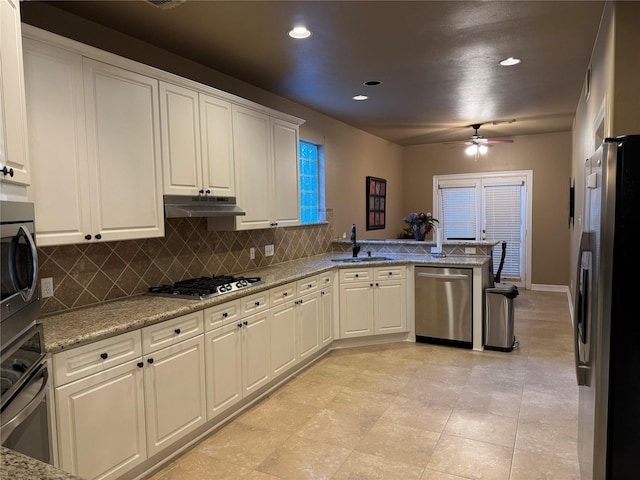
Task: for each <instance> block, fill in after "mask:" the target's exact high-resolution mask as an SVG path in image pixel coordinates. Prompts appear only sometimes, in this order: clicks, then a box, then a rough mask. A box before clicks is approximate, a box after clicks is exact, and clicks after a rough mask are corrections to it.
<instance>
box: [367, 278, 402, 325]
mask: <svg viewBox="0 0 640 480" xmlns="http://www.w3.org/2000/svg"><path fill="white" fill-rule="evenodd" d="M373 311H374V315H375V320H374V324H375V333H376V334H381V333H396V332H406V331H407V294H406V284H405V281H404V280H397V281H386V282H377V283H376V284H375V295H374V307H373Z"/></svg>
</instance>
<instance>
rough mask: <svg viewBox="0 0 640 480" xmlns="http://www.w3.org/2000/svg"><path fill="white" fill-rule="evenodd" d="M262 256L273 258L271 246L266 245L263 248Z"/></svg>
mask: <svg viewBox="0 0 640 480" xmlns="http://www.w3.org/2000/svg"><path fill="white" fill-rule="evenodd" d="M264 256H265V257H272V256H273V245H266V246H265V247H264Z"/></svg>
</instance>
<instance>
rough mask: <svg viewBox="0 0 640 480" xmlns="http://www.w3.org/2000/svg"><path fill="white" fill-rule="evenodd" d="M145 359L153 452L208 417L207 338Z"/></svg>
mask: <svg viewBox="0 0 640 480" xmlns="http://www.w3.org/2000/svg"><path fill="white" fill-rule="evenodd" d="M144 363H145V366H144V393H145V405H146V414H147V419H148V422H147V451H148V454H149V456H152V455H155V454H156V453H158V452H159V451H160V450H162V449H163V448H165V447H166V446H168V445H170V444H171V443H173V442H174V441H176V440H179V439H180V438H181V437H182V436H183V435H185V434H186V433H188V432H190V431H192V430H194V429H195V428H197V427H199V426H200V425H202V424H203V423H204V422H205V420H206V416H207V412H206V394H205V374H204V338H203V336H202V335H198V336H197V337H195V338H191V339H189V340H185V341H184V342H182V343H179V344H177V345H174V346H172V347H167V348H165V349H162V350H158V351H157V352H154V353H152V354H149V355H147V356H145V357H144Z"/></svg>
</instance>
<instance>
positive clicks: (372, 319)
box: [340, 267, 408, 338]
mask: <svg viewBox="0 0 640 480" xmlns="http://www.w3.org/2000/svg"><path fill="white" fill-rule="evenodd" d="M406 331H408V326H407V287H406V267H376V268H366V269H360V270H356V269H345V270H341V271H340V338H349V337H361V336H367V335H380V334H386V333H401V332H406Z"/></svg>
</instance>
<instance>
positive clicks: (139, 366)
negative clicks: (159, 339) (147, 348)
mask: <svg viewBox="0 0 640 480" xmlns="http://www.w3.org/2000/svg"><path fill="white" fill-rule="evenodd" d="M136 365H138V368H142V367H144V363H142V362H138V363H137V364H136Z"/></svg>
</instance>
